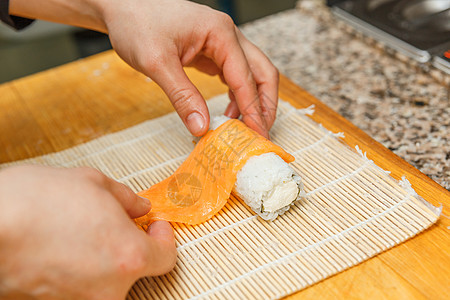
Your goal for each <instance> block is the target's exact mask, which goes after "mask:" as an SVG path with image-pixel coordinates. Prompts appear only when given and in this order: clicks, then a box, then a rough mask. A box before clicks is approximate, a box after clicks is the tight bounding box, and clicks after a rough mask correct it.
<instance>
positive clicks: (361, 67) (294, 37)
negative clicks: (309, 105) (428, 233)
mask: <svg viewBox="0 0 450 300" xmlns="http://www.w3.org/2000/svg"><path fill="white" fill-rule="evenodd" d="M241 30H242V31H243V33H244V34H245V35H246V36H247V37H248V38H249V39H250V40H251V41H252V42H254V43H255V44H256V45H257V46H258V47H260V48H261V49H262V50H263V51H264V52H265V53H266V54H267V55H268V56H269V57H270V59H271V60H272V61H273V63H274V64H275V65H276V66H277V67H278V69H279V70H280V72H282V73H283V74H284V75H286V76H287V77H289V78H290V79H291V80H293V81H294V82H295V83H296V84H298V85H299V86H301V87H302V88H304V89H305V90H307V91H308V92H309V93H311V94H312V95H314V96H315V97H316V98H318V99H320V100H321V101H322V102H324V103H325V104H327V105H328V106H330V107H331V108H332V109H334V110H335V111H337V112H339V113H340V114H341V115H343V116H344V117H345V118H347V119H348V120H350V121H351V122H352V123H353V124H355V125H356V126H358V127H359V128H361V129H362V130H364V131H365V132H366V133H368V134H369V135H370V136H371V137H372V138H374V139H375V140H377V141H379V142H380V143H382V144H383V145H384V146H385V147H387V148H389V149H391V150H392V151H393V152H394V153H396V154H397V155H399V156H400V157H402V158H403V159H405V160H406V161H407V162H409V163H410V164H412V165H413V166H415V167H416V168H418V169H419V170H420V171H421V172H423V173H425V174H426V175H428V176H429V177H431V178H432V179H433V180H435V181H436V182H438V183H439V184H440V185H442V186H443V187H444V188H446V189H450V180H449V177H450V86H448V84H445V83H442V82H438V81H437V80H436V79H435V78H434V77H433V76H430V74H429V73H427V72H426V71H423V70H420V69H418V68H417V67H414V66H413V65H411V64H408V63H405V62H402V61H400V60H398V59H396V58H395V57H394V56H392V55H389V54H388V53H386V52H385V51H383V50H382V49H377V48H375V47H373V46H371V45H370V44H368V43H367V42H365V41H364V40H363V39H361V38H358V37H355V36H354V35H351V34H349V33H347V32H346V31H345V30H342V29H340V28H339V27H338V26H336V24H335V20H334V18H333V17H332V16H331V14H330V13H329V12H328V9H327V8H326V7H325V6H324V5H322V4H321V3H320V2H319V1H314V0H309V1H308V0H304V1H300V2H299V3H298V5H297V8H296V9H293V10H288V11H285V12H281V13H279V14H275V15H271V16H269V17H266V18H263V19H260V20H257V21H254V22H251V23H248V24H245V25H243V26H241Z"/></svg>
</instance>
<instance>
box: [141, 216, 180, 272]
mask: <svg viewBox="0 0 450 300" xmlns="http://www.w3.org/2000/svg"><path fill="white" fill-rule="evenodd" d="M147 234H148V235H149V236H150V238H151V239H150V247H151V249H150V251H147V253H148V254H149V260H150V262H149V263H148V264H147V266H148V269H147V270H146V274H145V275H146V276H158V275H162V274H165V273H167V272H170V270H172V269H173V268H174V266H175V263H176V261H177V249H176V246H175V237H174V233H173V229H172V226H170V223H169V222H167V221H155V222H153V223H152V224H150V226H149V227H148V229H147Z"/></svg>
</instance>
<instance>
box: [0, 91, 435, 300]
mask: <svg viewBox="0 0 450 300" xmlns="http://www.w3.org/2000/svg"><path fill="white" fill-rule="evenodd" d="M227 102H228V101H227V98H226V95H221V96H218V97H216V98H214V99H212V100H210V101H208V105H209V107H210V111H211V114H213V115H214V114H216V115H217V114H220V113H222V112H223V111H224V109H225V105H226V104H227ZM312 113H313V108H312V107H310V108H308V109H303V110H298V109H295V108H294V107H292V106H291V105H289V104H288V103H286V102H283V101H280V104H279V109H278V118H277V121H276V123H275V125H274V127H273V128H272V131H271V136H272V139H273V141H274V142H275V143H276V144H279V145H281V146H282V147H283V148H284V149H285V150H287V151H288V152H290V153H291V154H293V155H294V156H295V161H294V162H293V163H292V166H293V168H294V169H295V170H296V171H297V173H298V174H300V175H301V176H302V178H303V183H304V186H305V195H304V198H303V199H302V200H301V201H300V202H297V203H296V204H295V205H294V206H293V207H292V208H291V209H290V210H289V211H288V212H286V213H285V214H284V215H282V216H281V217H279V218H277V219H276V220H275V221H273V222H268V221H264V220H262V219H260V218H258V217H257V216H255V215H254V214H253V212H252V211H251V210H250V209H249V208H248V207H247V206H246V205H245V204H243V202H242V201H240V200H239V199H237V198H236V197H235V196H234V195H232V196H231V197H230V199H229V201H228V203H227V204H226V205H225V207H224V208H223V209H222V211H221V212H220V213H219V214H218V215H216V216H215V217H214V218H212V219H211V220H209V221H207V222H205V223H203V224H201V225H197V226H188V225H183V224H173V226H174V229H175V236H176V240H177V245H178V246H177V248H178V253H179V254H178V262H177V264H176V266H175V269H174V270H173V271H172V272H170V273H169V274H167V275H164V276H160V277H153V278H144V279H142V280H139V281H138V282H137V283H136V284H135V285H134V286H133V288H132V289H131V290H130V293H129V295H128V299H133V300H135V299H204V298H220V299H222V298H225V299H248V298H258V299H276V298H280V297H283V296H285V295H288V294H291V293H293V292H295V291H298V290H301V289H303V288H305V287H307V286H310V285H312V284H314V283H316V282H318V281H320V280H322V279H324V278H327V277H329V276H331V275H333V274H335V273H338V272H340V271H343V270H344V269H346V268H349V267H351V266H353V265H356V264H358V263H360V262H362V261H364V260H367V259H368V258H370V257H372V256H374V255H376V254H378V253H380V252H382V251H384V250H386V249H388V248H391V247H393V246H395V245H397V244H399V243H401V242H403V241H405V240H406V239H409V238H411V237H413V236H414V235H416V234H418V233H419V232H421V231H423V230H425V229H426V228H428V227H429V226H431V225H432V224H433V223H434V222H436V220H437V219H438V217H439V214H440V210H439V209H437V208H435V207H434V206H432V205H430V204H428V203H426V202H425V201H424V200H423V199H421V198H420V197H419V196H418V195H417V194H416V193H415V192H414V190H412V188H411V186H410V185H408V184H409V183H408V182H407V180H406V179H403V180H402V181H401V182H400V183H399V182H397V181H395V180H394V179H393V178H391V177H390V176H389V172H386V171H384V170H382V169H381V168H379V167H378V166H376V165H375V164H374V162H373V161H371V160H369V159H368V158H367V157H366V155H365V153H363V152H362V151H361V149H359V148H357V149H356V151H354V150H353V149H350V148H349V147H348V146H346V145H345V144H343V143H342V142H341V141H340V140H339V138H340V137H342V136H343V133H332V132H330V131H328V130H326V129H324V128H323V127H322V126H321V125H319V124H317V123H315V122H314V121H312V120H311V119H310V118H309V117H308V116H307V115H308V114H312ZM193 147H194V145H193V143H192V137H191V136H190V135H189V134H188V132H187V130H186V129H185V128H184V126H183V124H182V123H181V121H180V120H179V118H178V116H177V115H176V114H174V113H172V114H169V115H166V116H163V117H160V118H158V119H154V120H151V121H147V122H144V123H142V124H140V125H137V126H134V127H132V128H129V129H126V130H123V131H121V132H118V133H115V134H111V135H107V136H104V137H101V138H99V139H96V140H94V141H92V142H89V143H86V144H83V145H80V146H77V147H74V148H71V149H68V150H65V151H61V152H58V153H54V154H50V155H45V156H41V157H37V158H33V159H29V160H26V161H21V162H16V163H34V164H44V165H53V166H65V167H75V166H92V167H94V168H97V169H99V170H100V171H102V172H103V173H105V174H106V175H108V176H110V177H112V178H115V179H116V180H118V181H120V182H123V183H125V184H127V185H128V186H130V187H131V188H132V189H133V190H134V191H136V192H138V191H141V190H144V189H147V188H148V187H149V186H151V185H152V184H155V183H157V182H159V181H161V180H162V179H164V178H166V177H168V176H169V175H170V174H172V173H173V172H174V171H175V170H176V169H177V167H178V166H179V165H180V164H181V163H182V162H183V160H184V159H185V158H186V157H187V155H188V154H189V153H190V152H191V151H192V149H193ZM16 163H12V164H16ZM8 165H10V164H8ZM4 166H6V165H3V166H2V167H4Z"/></svg>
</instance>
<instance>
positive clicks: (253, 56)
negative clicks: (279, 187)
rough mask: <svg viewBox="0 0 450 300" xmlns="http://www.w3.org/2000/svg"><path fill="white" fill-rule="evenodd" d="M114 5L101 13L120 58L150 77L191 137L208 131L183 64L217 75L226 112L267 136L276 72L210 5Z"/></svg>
mask: <svg viewBox="0 0 450 300" xmlns="http://www.w3.org/2000/svg"><path fill="white" fill-rule="evenodd" d="M112 2H113V3H112V4H111V1H109V2H107V3H106V4H107V5H105V6H104V7H102V11H103V18H104V22H105V24H106V27H107V31H108V33H109V37H110V40H111V43H112V45H113V47H114V48H115V50H116V51H117V53H118V54H119V55H120V56H121V57H122V59H123V60H125V61H126V62H127V63H128V64H130V65H131V66H132V67H134V68H135V69H137V70H139V71H141V72H142V73H144V74H146V75H147V76H149V77H150V78H152V79H153V80H154V81H155V82H156V83H157V84H158V85H160V86H161V88H162V89H163V90H164V92H165V93H166V94H167V95H168V97H169V99H170V101H171V102H172V104H173V106H174V107H175V109H176V111H177V112H178V114H179V115H180V117H181V119H182V120H183V122H184V123H185V125H186V126H187V128H188V129H189V130H190V132H191V133H192V134H193V135H196V136H200V135H203V134H205V133H206V131H207V130H208V124H209V113H208V109H207V106H206V103H205V101H204V99H203V97H202V96H201V94H200V93H199V91H198V90H197V89H196V87H195V86H194V85H193V84H192V82H190V80H189V78H188V77H187V76H186V74H185V72H184V70H183V66H193V67H196V68H197V69H199V70H200V71H203V72H205V73H208V74H210V75H217V74H218V75H220V77H221V78H222V81H223V82H224V83H226V84H227V85H228V87H229V89H230V92H229V95H230V100H231V102H230V104H229V105H228V107H227V109H226V112H225V114H226V115H227V116H229V117H232V118H237V117H239V115H240V114H242V117H243V121H244V122H245V123H246V124H247V125H248V126H249V127H251V128H252V129H254V130H256V131H257V132H259V133H260V134H262V135H264V136H266V137H268V130H269V129H270V127H271V126H272V124H273V122H274V120H275V115H276V107H277V102H278V76H279V75H278V71H277V69H276V68H275V67H274V66H273V64H272V63H271V62H270V60H269V59H268V58H267V57H266V56H265V55H264V54H263V53H262V52H261V51H260V50H259V49H258V48H257V47H256V46H254V45H253V44H252V43H250V42H249V41H248V40H247V39H246V38H245V37H244V36H243V35H242V33H241V32H240V31H239V29H238V28H237V27H236V26H235V25H234V23H233V21H232V19H231V18H230V17H229V16H228V15H226V14H224V13H221V12H218V11H215V10H213V9H211V8H209V7H207V6H203V5H198V4H195V3H192V2H189V1H180V0H165V1H164V0H130V1H112Z"/></svg>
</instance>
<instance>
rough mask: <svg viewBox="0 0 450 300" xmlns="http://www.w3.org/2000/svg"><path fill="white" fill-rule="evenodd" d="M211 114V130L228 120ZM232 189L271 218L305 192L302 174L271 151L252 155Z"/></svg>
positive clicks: (254, 207) (249, 204) (259, 212)
mask: <svg viewBox="0 0 450 300" xmlns="http://www.w3.org/2000/svg"><path fill="white" fill-rule="evenodd" d="M228 120H229V118H228V117H226V116H217V117H214V118H213V119H212V121H211V126H210V129H212V130H215V129H216V128H218V127H219V126H220V125H222V124H223V123H225V122H226V121H228ZM233 192H234V193H235V194H236V195H238V196H239V198H241V199H242V200H243V201H244V202H245V203H246V204H247V205H248V206H249V207H250V208H251V209H252V210H253V211H254V212H255V213H257V214H258V215H259V216H260V217H261V218H263V219H264V220H269V221H273V220H274V219H275V218H276V217H278V216H279V215H282V214H283V213H285V212H286V211H287V210H289V208H290V206H291V205H292V204H294V203H295V202H296V201H298V200H300V199H301V197H302V196H303V194H304V191H303V184H302V179H301V177H300V176H299V175H298V174H296V173H295V171H294V169H292V167H291V166H290V165H289V164H288V163H286V162H285V161H284V160H283V159H282V158H281V157H280V156H278V155H277V154H275V153H273V152H269V153H264V154H261V155H257V156H254V157H251V158H250V159H249V160H248V161H247V162H246V163H245V165H244V166H243V167H242V169H241V170H240V171H239V172H238V173H237V177H236V183H235V185H234V188H233Z"/></svg>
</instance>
